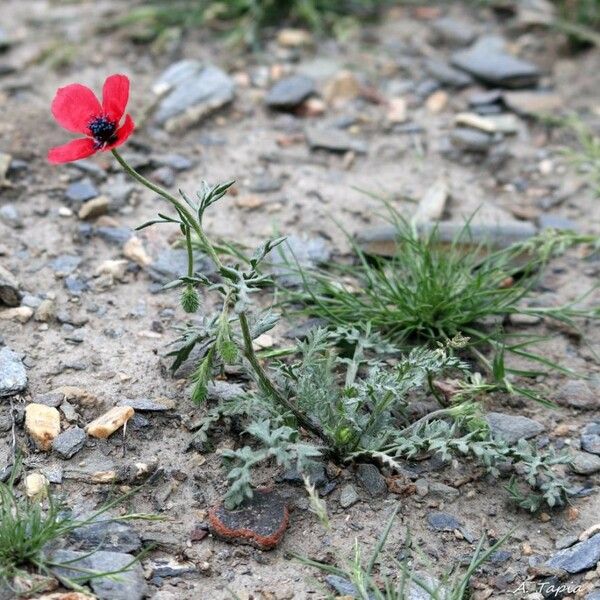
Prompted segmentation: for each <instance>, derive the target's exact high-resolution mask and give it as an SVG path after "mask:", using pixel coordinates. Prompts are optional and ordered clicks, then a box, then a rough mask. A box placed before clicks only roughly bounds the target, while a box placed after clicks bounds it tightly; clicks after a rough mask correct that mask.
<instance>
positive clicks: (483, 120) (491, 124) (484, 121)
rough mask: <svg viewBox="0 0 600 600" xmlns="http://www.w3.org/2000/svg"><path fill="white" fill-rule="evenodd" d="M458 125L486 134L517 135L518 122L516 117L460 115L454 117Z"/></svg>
mask: <svg viewBox="0 0 600 600" xmlns="http://www.w3.org/2000/svg"><path fill="white" fill-rule="evenodd" d="M454 122H455V123H456V124H457V125H466V126H467V127H472V128H474V129H479V130H481V131H485V132H486V133H506V134H511V133H516V132H517V131H518V122H517V120H516V117H515V116H514V115H489V116H487V117H482V116H480V115H478V114H475V113H458V114H457V115H456V117H454Z"/></svg>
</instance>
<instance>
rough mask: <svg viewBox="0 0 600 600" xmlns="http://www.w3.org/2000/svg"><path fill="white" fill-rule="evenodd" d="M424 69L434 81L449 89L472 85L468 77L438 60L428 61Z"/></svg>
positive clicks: (470, 78)
mask: <svg viewBox="0 0 600 600" xmlns="http://www.w3.org/2000/svg"><path fill="white" fill-rule="evenodd" d="M425 69H426V70H427V72H428V73H429V74H430V75H431V76H432V77H433V78H434V79H435V80H436V81H439V82H440V83H442V84H444V85H447V86H450V87H454V88H463V87H466V86H468V85H471V84H472V83H473V78H472V77H471V76H470V75H468V74H467V73H465V72H464V71H459V70H458V69H455V68H454V67H451V66H450V65H449V64H447V63H445V62H442V61H439V60H428V61H427V62H426V63H425Z"/></svg>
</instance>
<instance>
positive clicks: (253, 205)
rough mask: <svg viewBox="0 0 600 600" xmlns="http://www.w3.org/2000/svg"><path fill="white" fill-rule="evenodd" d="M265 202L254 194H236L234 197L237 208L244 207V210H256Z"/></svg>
mask: <svg viewBox="0 0 600 600" xmlns="http://www.w3.org/2000/svg"><path fill="white" fill-rule="evenodd" d="M264 203H265V199H264V198H263V197H262V196H257V195H256V194H247V195H245V196H238V197H237V198H236V199H235V205H236V206H238V207H239V208H245V209H246V210H256V209H257V208H261V206H262V205H263V204H264Z"/></svg>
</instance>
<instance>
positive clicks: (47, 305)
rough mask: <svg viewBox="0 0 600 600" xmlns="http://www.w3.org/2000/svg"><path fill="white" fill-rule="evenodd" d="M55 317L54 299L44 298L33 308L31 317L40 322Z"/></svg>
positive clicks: (52, 319) (45, 321) (46, 321)
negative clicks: (33, 311)
mask: <svg viewBox="0 0 600 600" xmlns="http://www.w3.org/2000/svg"><path fill="white" fill-rule="evenodd" d="M55 317H56V304H55V302H54V300H50V299H48V298H46V299H45V300H42V302H41V303H40V305H39V306H38V307H37V308H36V309H35V313H34V315H33V318H34V319H35V320H36V321H38V322H40V323H49V322H50V321H54V319H55Z"/></svg>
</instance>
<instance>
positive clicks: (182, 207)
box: [111, 148, 223, 269]
mask: <svg viewBox="0 0 600 600" xmlns="http://www.w3.org/2000/svg"><path fill="white" fill-rule="evenodd" d="M111 152H112V154H113V156H114V157H115V158H116V159H117V162H118V163H119V164H120V165H121V166H122V167H123V169H124V171H125V172H126V173H127V174H128V175H129V176H130V177H133V178H134V179H136V180H137V181H139V182H140V183H141V184H142V185H143V186H144V187H147V188H148V189H149V190H152V191H153V192H155V193H156V194H158V195H159V196H162V197H163V198H164V199H165V200H167V201H168V202H170V203H171V204H172V205H173V206H174V207H175V208H176V209H177V211H178V212H179V213H180V214H182V215H184V216H185V218H186V220H187V222H188V224H189V225H190V226H191V227H192V228H193V229H194V232H195V233H196V235H197V236H198V237H199V238H200V241H201V242H202V244H203V245H204V247H205V248H206V251H207V252H208V255H209V256H210V257H211V259H212V260H213V262H214V263H215V264H216V265H217V267H218V268H219V269H221V268H222V267H223V263H222V262H221V259H220V258H219V256H218V255H217V253H216V252H215V249H214V248H213V246H212V244H211V243H210V242H209V240H208V238H207V237H206V234H205V233H204V231H203V230H202V227H201V226H200V223H199V222H198V220H197V219H196V218H195V217H194V215H193V214H192V213H191V212H190V211H189V209H188V207H187V206H185V204H183V203H182V202H181V201H180V200H179V199H178V198H176V197H175V196H173V194H171V193H169V192H168V191H167V190H165V189H164V188H162V187H160V186H159V185H156V184H155V183H152V182H151V181H150V180H149V179H146V178H145V177H144V176H143V175H141V174H140V173H138V172H137V171H136V170H135V169H134V168H133V167H132V166H131V165H129V163H128V162H127V161H126V160H125V159H124V158H123V157H122V156H121V155H120V154H119V152H117V150H115V149H114V148H113V149H112V150H111Z"/></svg>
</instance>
